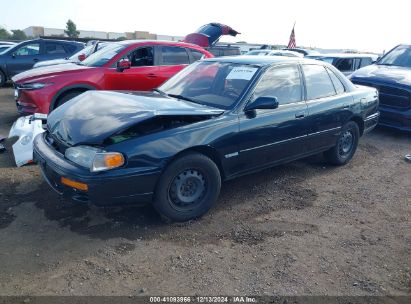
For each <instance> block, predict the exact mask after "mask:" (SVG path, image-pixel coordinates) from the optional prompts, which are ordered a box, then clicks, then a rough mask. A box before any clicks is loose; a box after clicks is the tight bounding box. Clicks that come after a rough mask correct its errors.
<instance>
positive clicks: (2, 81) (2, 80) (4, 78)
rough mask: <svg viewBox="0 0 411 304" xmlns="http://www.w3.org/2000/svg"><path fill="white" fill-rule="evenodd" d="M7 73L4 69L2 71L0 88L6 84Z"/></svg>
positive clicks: (0, 72)
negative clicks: (5, 73)
mask: <svg viewBox="0 0 411 304" xmlns="http://www.w3.org/2000/svg"><path fill="white" fill-rule="evenodd" d="M6 80H7V79H6V75H4V73H3V72H2V71H0V88H1V87H3V86H4V85H5V84H6Z"/></svg>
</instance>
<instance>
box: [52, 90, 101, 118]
mask: <svg viewBox="0 0 411 304" xmlns="http://www.w3.org/2000/svg"><path fill="white" fill-rule="evenodd" d="M90 90H97V88H96V87H94V86H92V85H90V84H76V85H71V86H67V87H63V88H62V89H60V90H59V91H57V93H56V94H55V95H54V96H53V98H52V100H51V102H50V111H52V110H54V108H55V106H56V103H57V101H58V100H59V99H60V98H61V97H62V96H64V95H65V94H67V93H69V92H72V91H81V92H85V91H90Z"/></svg>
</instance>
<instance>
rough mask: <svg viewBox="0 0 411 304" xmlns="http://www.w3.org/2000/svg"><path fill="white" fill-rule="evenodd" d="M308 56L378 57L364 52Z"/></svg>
mask: <svg viewBox="0 0 411 304" xmlns="http://www.w3.org/2000/svg"><path fill="white" fill-rule="evenodd" d="M308 56H315V57H321V58H327V57H328V58H331V57H333V58H358V57H360V58H372V57H378V55H375V54H364V53H329V54H319V55H308Z"/></svg>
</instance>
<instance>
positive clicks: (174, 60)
mask: <svg viewBox="0 0 411 304" xmlns="http://www.w3.org/2000/svg"><path fill="white" fill-rule="evenodd" d="M158 48H159V50H160V52H159V69H158V72H157V74H156V75H154V76H155V78H156V80H157V82H158V83H160V84H162V83H163V82H165V81H166V80H168V79H169V78H170V77H172V76H174V75H175V74H177V73H178V72H180V71H181V70H182V69H184V68H185V67H186V66H188V65H189V64H190V55H189V53H188V50H187V49H186V48H184V47H179V46H168V45H163V46H158Z"/></svg>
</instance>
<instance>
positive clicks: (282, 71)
mask: <svg viewBox="0 0 411 304" xmlns="http://www.w3.org/2000/svg"><path fill="white" fill-rule="evenodd" d="M324 72H325V71H324ZM257 97H276V98H277V100H278V102H279V103H280V104H287V103H292V102H297V101H301V100H302V96H301V80H300V73H299V71H298V68H297V67H296V66H282V67H273V68H271V69H269V70H268V71H267V72H265V74H264V75H263V77H262V78H261V80H260V82H259V83H258V85H257V87H256V88H255V91H254V99H256V98H257Z"/></svg>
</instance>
